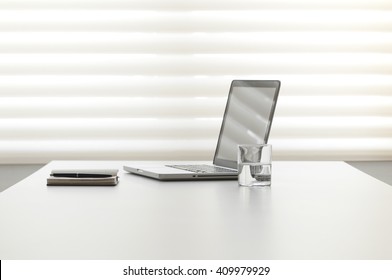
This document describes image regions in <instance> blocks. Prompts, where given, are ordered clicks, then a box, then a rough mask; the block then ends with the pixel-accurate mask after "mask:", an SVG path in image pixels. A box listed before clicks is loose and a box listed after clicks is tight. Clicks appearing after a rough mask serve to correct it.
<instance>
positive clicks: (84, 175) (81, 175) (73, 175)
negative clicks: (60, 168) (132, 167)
mask: <svg viewBox="0 0 392 280" xmlns="http://www.w3.org/2000/svg"><path fill="white" fill-rule="evenodd" d="M51 176H53V177H67V178H109V177H112V175H110V174H88V173H52V174H51Z"/></svg>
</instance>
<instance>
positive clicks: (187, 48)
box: [0, 31, 392, 54]
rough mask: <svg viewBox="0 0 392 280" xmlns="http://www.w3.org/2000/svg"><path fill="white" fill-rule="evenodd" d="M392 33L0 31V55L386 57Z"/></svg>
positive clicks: (389, 48) (389, 49) (389, 50)
mask: <svg viewBox="0 0 392 280" xmlns="http://www.w3.org/2000/svg"><path fill="white" fill-rule="evenodd" d="M391 49H392V32H355V33H352V32H340V31H339V32H278V33H275V32H243V33H232V32H230V33H215V34H214V33H196V34H188V33H163V34H161V33H154V34H146V33H131V32H1V33H0V52H2V53H75V54H77V53H156V54H195V53H218V54H219V53H247V54H249V53H276V52H279V53H285V52H293V51H295V52H298V53H312V52H315V53H319V52H333V53H339V52H354V53H355V52H382V53H390V52H391Z"/></svg>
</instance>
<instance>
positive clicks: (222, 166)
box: [124, 80, 280, 180]
mask: <svg viewBox="0 0 392 280" xmlns="http://www.w3.org/2000/svg"><path fill="white" fill-rule="evenodd" d="M279 89H280V81H248V80H234V81H232V83H231V86H230V91H229V96H228V99H227V104H226V109H225V113H224V116H223V121H222V126H221V130H220V133H219V138H218V144H217V146H216V150H215V155H214V160H213V163H212V164H199V163H198V162H196V163H192V164H184V163H181V164H173V163H167V164H162V165H159V164H154V163H151V162H149V163H145V164H140V165H138V166H124V170H125V171H127V172H130V173H133V174H138V175H142V176H146V177H150V178H154V179H158V180H212V179H237V175H238V173H237V149H238V145H239V144H252V143H255V144H261V143H267V140H268V136H269V132H270V129H271V123H272V119H273V116H274V111H275V106H276V102H277V99H278V93H279Z"/></svg>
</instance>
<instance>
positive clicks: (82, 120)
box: [0, 0, 392, 163]
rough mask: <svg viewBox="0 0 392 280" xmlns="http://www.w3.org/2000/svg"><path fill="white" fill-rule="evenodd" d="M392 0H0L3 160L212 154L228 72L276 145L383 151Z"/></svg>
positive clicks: (319, 154) (313, 155) (319, 153)
mask: <svg viewBox="0 0 392 280" xmlns="http://www.w3.org/2000/svg"><path fill="white" fill-rule="evenodd" d="M391 50H392V2H391V1H384V0H373V1H365V0H357V1H353V0H339V1H338V0H330V1H314V0H312V1H311V0H295V1H291V0H290V1H289V0H281V1H267V0H258V1H256V0H242V1H234V0H208V1H207V0H197V1H196V0H188V1H181V0H161V1H160V0H144V1H132V0H128V1H126V0H78V1H76V0H68V1H66V0H14V1H4V0H3V1H0V163H45V162H48V161H50V160H54V159H127V160H140V159H172V160H181V159H201V160H209V159H211V158H212V155H213V151H214V149H215V145H216V140H217V137H218V133H219V128H220V123H221V120H222V115H223V111H224V106H225V102H226V98H227V93H228V90H229V84H230V82H231V80H233V79H279V80H281V82H282V88H281V94H280V97H279V100H278V105H277V110H276V113H275V119H274V122H273V126H272V131H271V135H270V143H271V144H272V145H273V147H274V158H275V159H289V160H290V159H296V160H297V159H299V160H306V159H315V160H375V159H377V160H380V159H391V158H392V79H391V77H392V76H391V75H392V52H391Z"/></svg>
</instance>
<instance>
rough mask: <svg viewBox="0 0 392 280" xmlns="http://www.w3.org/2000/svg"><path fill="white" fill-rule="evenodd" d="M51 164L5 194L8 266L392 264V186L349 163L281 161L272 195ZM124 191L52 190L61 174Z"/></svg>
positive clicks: (229, 185)
mask: <svg viewBox="0 0 392 280" xmlns="http://www.w3.org/2000/svg"><path fill="white" fill-rule="evenodd" d="M124 163H125V162H108V161H106V162H80V161H78V162H66V161H62V162H59V161H56V162H51V163H50V164H48V165H46V166H45V167H44V168H42V169H40V170H39V171H37V172H36V173H34V174H33V175H31V176H30V177H28V178H26V179H25V180H23V181H22V182H20V183H18V184H16V185H14V186H13V187H11V188H9V189H8V190H6V191H4V192H2V193H0V226H1V229H0V259H392V187H391V186H389V185H387V184H385V183H382V182H380V181H378V180H376V179H374V178H373V177H370V176H368V175H366V174H364V173H362V172H360V171H358V170H357V169H355V168H353V167H351V166H349V165H347V164H346V163H344V162H274V164H273V182H272V187H271V188H265V189H252V188H244V187H238V185H237V182H236V181H205V182H159V181H155V180H152V179H147V178H143V177H139V176H136V175H130V174H126V173H123V171H122V166H123V164H124ZM76 167H80V168H90V167H91V168H98V167H104V168H119V169H120V170H121V174H120V183H119V185H117V186H116V187H47V186H46V177H47V175H48V174H49V173H50V170H52V169H55V168H76Z"/></svg>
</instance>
